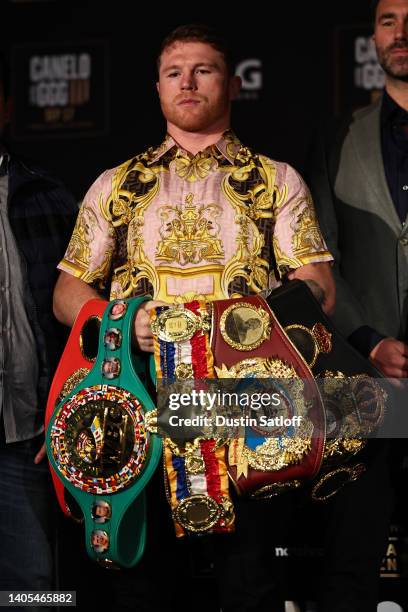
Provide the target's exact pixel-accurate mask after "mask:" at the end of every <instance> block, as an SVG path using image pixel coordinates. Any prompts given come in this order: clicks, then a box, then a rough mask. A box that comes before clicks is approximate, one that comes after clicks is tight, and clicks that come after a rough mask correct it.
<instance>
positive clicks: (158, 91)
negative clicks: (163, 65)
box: [156, 81, 160, 96]
mask: <svg viewBox="0 0 408 612" xmlns="http://www.w3.org/2000/svg"><path fill="white" fill-rule="evenodd" d="M156 89H157V93H158V94H159V96H160V83H159V81H157V83H156Z"/></svg>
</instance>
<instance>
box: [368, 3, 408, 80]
mask: <svg viewBox="0 0 408 612" xmlns="http://www.w3.org/2000/svg"><path fill="white" fill-rule="evenodd" d="M373 39H374V42H375V45H376V49H377V55H378V61H379V63H380V64H381V66H382V68H383V70H384V72H385V73H386V75H387V76H388V77H391V78H392V79H395V80H400V81H408V0H380V2H379V3H378V6H377V11H376V18H375V28H374V35H373Z"/></svg>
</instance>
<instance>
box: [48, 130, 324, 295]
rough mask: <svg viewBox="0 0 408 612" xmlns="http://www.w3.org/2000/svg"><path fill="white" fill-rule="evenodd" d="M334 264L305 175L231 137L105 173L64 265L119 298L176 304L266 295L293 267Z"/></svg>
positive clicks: (172, 148) (152, 153) (169, 143)
mask: <svg viewBox="0 0 408 612" xmlns="http://www.w3.org/2000/svg"><path fill="white" fill-rule="evenodd" d="M331 260H332V256H331V255H330V253H329V252H328V250H327V247H326V244H325V242H324V240H323V237H322V235H321V232H320V229H319V226H318V223H317V220H316V215H315V210H314V206H313V202H312V200H311V197H310V193H309V191H308V189H307V187H306V185H305V183H304V182H303V180H302V178H301V177H300V176H299V174H298V173H297V172H296V171H295V170H294V169H293V168H291V167H290V166H289V165H288V164H286V163H281V162H277V161H272V160H271V159H269V158H267V157H265V156H263V155H257V154H255V153H253V152H252V151H251V150H250V149H248V148H246V147H244V146H243V145H242V144H241V143H240V142H239V140H238V139H237V138H236V137H235V136H234V134H233V133H232V132H231V131H227V132H225V133H224V135H223V137H222V138H221V139H220V140H219V142H217V143H216V144H215V145H213V146H211V147H208V148H207V149H206V150H204V151H201V152H199V153H197V154H196V155H194V156H192V155H191V154H189V153H188V152H187V151H185V150H183V149H182V148H181V147H179V146H178V145H177V144H176V142H175V141H174V140H173V139H172V138H171V137H170V136H167V137H166V139H165V140H164V142H163V143H162V144H161V145H160V146H159V147H158V148H156V149H153V148H150V149H148V150H147V151H146V152H145V153H142V154H141V155H138V156H137V157H135V158H133V159H131V160H130V161H127V162H125V163H124V164H122V165H121V166H119V167H117V168H113V169H111V170H107V171H106V172H104V173H103V174H102V175H101V176H100V177H99V178H98V179H97V180H96V181H95V183H94V184H93V185H92V186H91V188H90V190H89V191H88V193H87V194H86V196H85V198H84V201H83V204H82V207H81V210H80V213H79V216H78V220H77V223H76V226H75V230H74V232H73V235H72V237H71V240H70V243H69V245H68V248H67V251H66V253H65V256H64V259H63V260H62V261H61V263H60V265H59V268H60V269H61V270H64V271H66V272H69V273H71V274H73V275H74V276H76V277H78V278H81V279H83V280H84V281H85V282H87V283H89V284H92V286H94V287H95V288H96V289H97V290H99V291H106V292H108V293H109V295H110V298H111V299H114V298H119V297H130V296H136V295H142V294H146V293H150V294H151V295H152V297H154V298H155V299H161V300H164V301H166V302H170V303H172V302H180V301H186V300H190V299H194V298H196V297H206V298H207V299H222V298H226V297H231V296H235V295H247V294H249V293H259V292H263V293H265V294H266V293H267V292H269V291H270V290H271V289H272V288H273V287H274V286H276V285H277V284H279V282H280V279H281V278H282V277H283V276H284V275H285V274H286V273H287V272H288V271H290V270H293V269H296V268H298V267H300V266H302V265H304V264H307V263H311V262H325V261H331Z"/></svg>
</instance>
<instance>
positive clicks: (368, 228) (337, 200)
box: [309, 99, 408, 339]
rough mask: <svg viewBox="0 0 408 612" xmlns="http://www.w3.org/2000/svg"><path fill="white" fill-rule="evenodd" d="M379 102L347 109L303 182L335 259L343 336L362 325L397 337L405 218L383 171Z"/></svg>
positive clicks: (406, 284) (407, 259)
mask: <svg viewBox="0 0 408 612" xmlns="http://www.w3.org/2000/svg"><path fill="white" fill-rule="evenodd" d="M381 101H382V99H380V100H378V101H377V102H376V103H374V104H372V105H371V106H368V107H366V108H363V109H361V110H359V111H357V112H356V113H354V115H353V116H352V118H351V121H348V122H347V124H346V125H345V126H344V128H343V129H342V130H341V131H340V132H339V133H338V134H337V136H336V138H335V140H334V141H332V143H331V144H328V143H325V144H324V145H323V146H320V147H319V151H318V152H317V158H316V157H315V162H314V164H313V167H312V171H311V174H310V176H309V183H310V188H311V191H312V196H313V199H314V201H315V205H316V210H317V214H318V217H319V221H320V224H321V228H322V232H323V235H324V237H325V239H326V242H327V245H328V247H329V250H330V251H331V252H332V254H333V255H334V257H335V270H334V272H335V276H336V285H337V300H336V311H335V316H334V321H335V324H336V325H337V326H338V328H339V329H340V330H341V331H342V332H343V334H345V335H346V336H349V335H350V334H351V333H352V332H353V331H355V330H356V329H358V328H359V327H361V326H362V325H369V326H370V327H373V328H374V329H376V330H377V331H378V332H379V333H381V334H384V335H385V336H393V337H396V338H399V339H405V338H406V331H407V316H408V312H407V310H408V224H407V223H405V224H404V225H402V224H401V221H400V219H399V217H398V215H397V212H396V210H395V207H394V204H393V201H392V199H391V195H390V192H389V189H388V185H387V180H386V177H385V172H384V165H383V160H382V152H381V125H380V111H381Z"/></svg>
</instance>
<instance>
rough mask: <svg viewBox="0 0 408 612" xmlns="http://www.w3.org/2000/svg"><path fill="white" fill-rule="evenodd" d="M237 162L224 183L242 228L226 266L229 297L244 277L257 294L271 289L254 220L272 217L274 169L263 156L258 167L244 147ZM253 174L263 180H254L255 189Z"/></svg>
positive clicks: (267, 263) (262, 239) (261, 241)
mask: <svg viewBox="0 0 408 612" xmlns="http://www.w3.org/2000/svg"><path fill="white" fill-rule="evenodd" d="M236 159H237V160H239V161H240V162H241V164H243V165H242V166H239V167H237V166H235V167H234V168H233V170H232V172H231V174H230V175H227V176H226V177H225V179H224V181H223V184H222V189H223V191H224V193H225V195H226V197H227V198H228V200H229V201H230V202H231V204H232V205H233V206H234V209H235V211H236V217H235V222H236V223H237V225H238V226H239V231H238V235H237V238H236V245H237V250H236V253H235V255H234V256H233V257H232V258H231V259H230V261H229V262H228V263H227V264H226V266H225V270H224V274H223V278H222V285H223V290H224V293H225V295H228V293H229V292H228V287H229V285H230V284H231V283H232V282H233V281H234V279H236V278H237V277H241V278H243V279H244V280H245V282H246V283H247V285H248V287H249V289H251V291H254V292H255V293H258V292H259V291H262V290H264V289H266V288H267V287H268V279H269V262H268V261H267V260H266V259H264V258H263V257H261V251H262V248H263V247H264V244H265V240H264V237H263V235H262V234H261V233H260V232H259V229H258V227H257V225H256V223H255V221H258V220H259V219H268V218H272V217H273V207H274V203H275V199H276V190H275V176H276V168H275V166H274V165H273V164H272V163H270V162H269V160H267V159H266V158H264V157H263V156H259V162H260V164H256V163H255V157H254V156H253V155H252V154H251V152H250V150H249V149H247V148H245V147H241V149H240V151H239V153H238V154H237V157H236ZM253 171H256V172H257V174H258V176H260V177H261V179H262V180H261V181H260V180H259V179H258V180H257V181H255V185H254V187H252V186H251V181H249V179H250V176H251V173H252V172H253ZM247 181H248V189H247V190H246V191H242V192H241V191H240V190H239V185H240V183H243V184H245V182H247Z"/></svg>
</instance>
